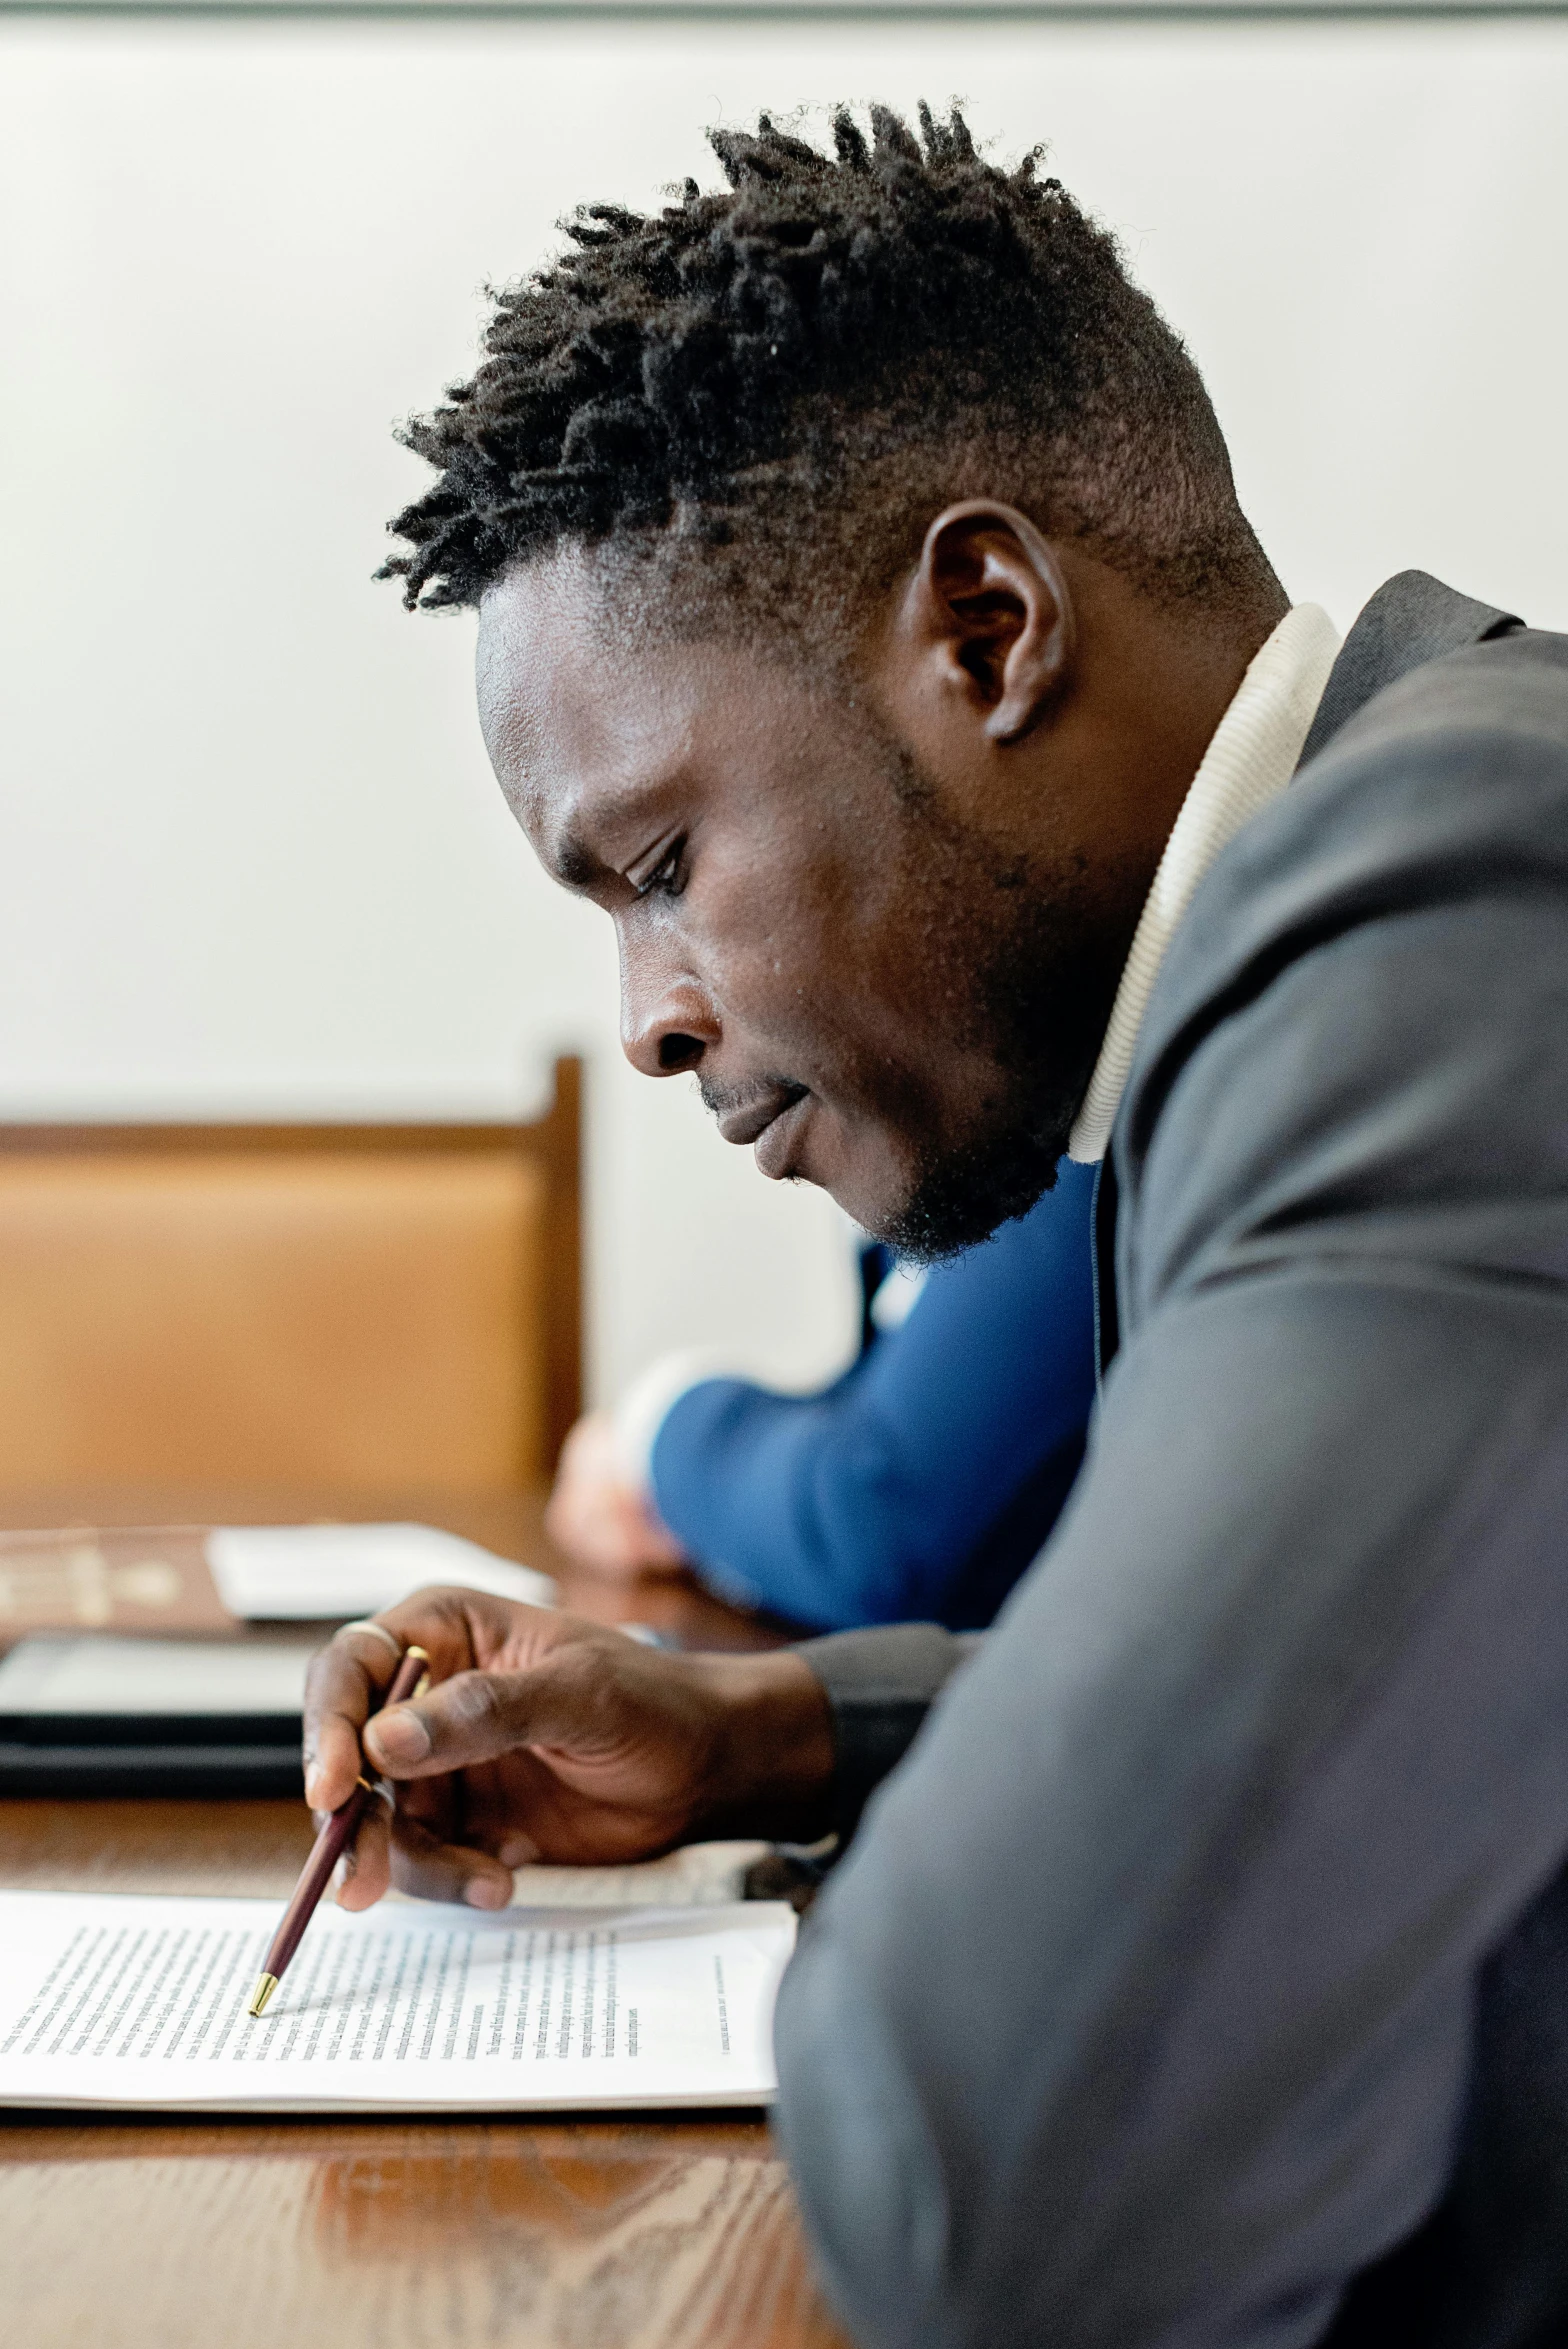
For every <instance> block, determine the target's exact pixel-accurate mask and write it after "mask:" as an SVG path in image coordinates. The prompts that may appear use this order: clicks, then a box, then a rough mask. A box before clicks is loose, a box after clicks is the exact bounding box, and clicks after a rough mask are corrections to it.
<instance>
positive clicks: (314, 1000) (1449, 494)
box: [0, 18, 1568, 1392]
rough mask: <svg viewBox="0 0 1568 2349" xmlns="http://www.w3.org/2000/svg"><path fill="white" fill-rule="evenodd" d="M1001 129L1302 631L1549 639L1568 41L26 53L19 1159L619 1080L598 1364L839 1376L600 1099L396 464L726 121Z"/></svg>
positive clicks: (591, 38) (1, 815) (263, 26)
mask: <svg viewBox="0 0 1568 2349" xmlns="http://www.w3.org/2000/svg"><path fill="white" fill-rule="evenodd" d="M955 91H956V92H959V93H962V94H963V95H964V96H965V97H966V98H967V99H968V101H969V104H970V107H971V114H972V119H973V121H974V123H975V125H976V127H977V128H978V129H980V130H981V131H983V132H984V133H986V134H988V135H990V136H992V137H994V138H995V140H996V141H997V142H998V144H999V145H1000V147H1001V148H1002V149H1004V150H1013V151H1016V150H1017V149H1018V148H1020V147H1022V146H1025V145H1027V144H1030V143H1032V142H1033V141H1034V140H1036V139H1038V138H1041V137H1046V138H1048V139H1049V140H1050V141H1051V142H1052V148H1053V152H1052V159H1051V160H1052V168H1054V169H1056V170H1058V171H1059V172H1060V173H1061V175H1062V177H1063V178H1064V179H1066V181H1067V182H1068V184H1069V186H1071V187H1072V188H1073V189H1074V190H1075V191H1077V192H1078V193H1079V194H1081V195H1082V196H1083V197H1084V198H1085V199H1087V200H1088V201H1089V202H1091V203H1092V204H1093V205H1094V206H1095V207H1097V208H1098V209H1099V210H1100V211H1101V212H1102V213H1103V214H1104V215H1105V216H1107V217H1108V218H1109V219H1110V220H1111V221H1112V222H1113V223H1114V224H1115V225H1116V226H1117V227H1118V228H1119V229H1120V230H1121V232H1122V233H1123V235H1124V236H1125V238H1126V240H1127V242H1128V244H1129V247H1130V249H1131V251H1132V253H1133V255H1134V257H1135V261H1136V266H1137V268H1138V270H1139V272H1140V274H1141V275H1142V277H1143V278H1144V280H1145V282H1146V283H1147V284H1149V285H1150V286H1151V287H1152V288H1153V290H1154V291H1155V292H1156V294H1157V295H1158V296H1159V298H1160V299H1161V300H1162V301H1163V302H1164V303H1165V304H1166V305H1167V307H1168V308H1169V310H1170V311H1171V313H1172V314H1173V315H1174V317H1175V318H1176V320H1177V321H1178V322H1179V323H1180V324H1181V326H1182V327H1183V328H1184V330H1185V331H1186V332H1187V334H1188V336H1189V338H1190V340H1191V342H1192V344H1193V347H1194V349H1195V351H1196V353H1197V355H1198V357H1199V359H1200V362H1201V363H1202V364H1203V365H1204V367H1205V369H1206V371H1207V373H1208V376H1209V379H1210V382H1211V385H1212V387H1213V389H1214V391H1215V394H1216V397H1217V399H1218V403H1219V407H1220V411H1221V415H1222V417H1223V419H1224V421H1225V423H1226V425H1227V427H1228V429H1229V431H1230V433H1231V436H1232V441H1233V446H1234V448H1235V452H1236V457H1237V464H1238V472H1239V476H1240V479H1241V484H1242V488H1243V493H1244V495H1245V497H1246V499H1247V501H1248V503H1249V506H1250V508H1251V511H1252V513H1253V515H1254V518H1255V519H1256V521H1257V523H1258V525H1259V527H1260V529H1261V531H1262V534H1263V536H1264V539H1265V541H1266V542H1267V543H1268V544H1269V546H1270V548H1271V550H1272V551H1273V553H1274V555H1275V557H1276V560H1277V561H1278V563H1279V565H1280V567H1281V569H1282V571H1283V574H1284V576H1285V579H1286V582H1287V584H1288V585H1289V586H1290V588H1291V589H1292V591H1293V592H1295V593H1296V594H1298V595H1303V596H1314V597H1317V598H1318V599H1320V600H1322V601H1325V602H1326V603H1327V604H1328V605H1329V607H1330V608H1331V610H1332V611H1333V612H1334V613H1335V615H1336V617H1337V618H1338V619H1339V620H1340V622H1341V624H1344V623H1346V622H1348V620H1349V619H1350V618H1351V617H1352V615H1353V613H1354V611H1355V609H1356V607H1357V606H1358V604H1359V603H1360V601H1361V600H1362V599H1363V598H1364V597H1365V595H1366V594H1367V593H1368V592H1369V591H1370V590H1371V588H1373V587H1374V586H1375V585H1376V584H1377V582H1378V580H1379V579H1380V578H1381V577H1382V576H1384V575H1385V574H1386V573H1387V572H1389V571H1390V570H1393V569H1396V568H1398V567H1400V566H1402V565H1405V564H1408V563H1419V564H1423V565H1425V566H1427V567H1428V568H1431V569H1433V570H1436V571H1438V572H1439V573H1441V574H1443V575H1445V576H1447V577H1449V578H1451V579H1452V580H1453V581H1454V582H1455V583H1456V584H1458V585H1461V586H1463V587H1465V588H1467V589H1470V590H1471V591H1473V592H1475V593H1478V594H1481V595H1483V596H1487V597H1490V598H1493V599H1496V600H1499V601H1503V602H1506V603H1508V604H1510V605H1512V606H1513V607H1515V608H1518V609H1522V610H1523V611H1524V612H1525V613H1526V614H1527V615H1528V616H1529V617H1531V618H1532V619H1534V620H1537V621H1539V622H1542V623H1544V624H1550V625H1555V626H1558V627H1564V626H1568V561H1565V544H1568V531H1565V524H1568V435H1565V434H1564V431H1563V424H1562V396H1563V384H1564V380H1565V375H1568V366H1565V362H1568V319H1565V305H1564V300H1563V288H1564V286H1565V285H1568V140H1565V139H1564V137H1563V135H1562V124H1563V122H1564V121H1565V119H1568V24H1565V23H1561V22H1534V23H1531V22H1528V21H1525V22H1512V23H1507V22H1505V23H1494V24H1489V25H1477V24H1473V23H1454V24H1432V23H1428V24H1425V25H1421V24H1409V23H1406V24H1393V25H1384V26H1377V25H1375V24H1374V25H1356V24H1347V23H1345V22H1343V21H1341V22H1335V23H1322V24H1311V23H1294V24H1292V23H1278V24H1274V25H1268V24H1253V25H1247V24H1229V25H1218V24H1212V23H1211V24H1197V25H1189V26H1168V27H1161V28H1157V29H1153V28H1150V27H1149V26H1147V25H1126V26H1103V25H1102V26H1091V25H1060V26H1049V25H1039V24H1035V25H1029V24H1018V23H1011V24H1009V23H999V22H994V21H993V22H979V23H977V22H970V23H967V24H961V23H960V24H952V23H949V24H943V23H939V22H929V21H927V22H917V23H910V22H902V23H888V22H882V23H877V22H871V23H867V22H865V21H861V22H859V23H846V24H841V25H833V24H822V23H814V22H796V23H793V24H773V25H769V24H767V23H766V22H761V23H753V24H750V25H747V24H743V23H736V22H734V21H727V22H723V23H700V22H698V23H692V22H689V21H688V22H684V23H681V22H676V23H669V24H664V25H657V24H647V23H642V24H638V23H629V22H626V21H612V22H600V23H597V24H595V23H592V22H588V23H582V24H572V23H569V22H560V21H555V22H550V21H535V22H526V21H523V22H512V23H506V22H491V23H455V24H440V23H434V24H433V23H395V22H381V23H376V22H370V23H352V22H350V23H345V22H342V21H337V22H333V21H327V22H318V23H300V22H229V23H223V22H212V21H206V22H187V23H178V22H169V21H166V20H157V19H153V20H148V21H142V22H129V23H127V22H124V21H121V22H118V23H116V22H113V21H109V20H92V19H57V20H53V21H50V20H46V19H39V18H31V19H28V18H21V19H12V20H10V21H9V22H6V23H4V24H3V25H0V351H3V361H0V364H3V389H0V465H3V479H0V536H3V545H4V558H3V566H0V598H3V604H0V666H3V676H0V689H3V700H0V709H3V716H0V758H3V777H0V827H3V830H0V1114H8V1115H23V1116H31V1115H41V1116H49V1115H89V1116H95V1115H102V1116H116V1115H133V1114H158V1113H162V1112H195V1113H201V1112H209V1111H210V1112H214V1113H225V1112H249V1113H255V1114H268V1113H271V1114H280V1115H287V1114H290V1113H302V1114H329V1113H341V1114H349V1115H352V1114H372V1115H373V1114H405V1115H415V1116H418V1115H442V1114H463V1113H470V1114H490V1113H496V1112H507V1111H511V1110H513V1109H515V1108H517V1107H519V1106H520V1105H522V1104H523V1103H524V1102H526V1101H527V1100H528V1099H529V1098H530V1097H531V1096H532V1094H533V1093H534V1092H535V1091H536V1089H537V1083H538V1073H539V1068H540V1064H541V1056H542V1055H543V1054H544V1053H546V1052H547V1051H548V1050H550V1049H551V1048H552V1047H554V1046H557V1045H560V1044H573V1045H577V1046H580V1047H582V1048H585V1049H586V1050H588V1051H589V1052H590V1053H591V1054H593V1055H594V1058H595V1066H596V1080H595V1089H594V1096H593V1109H594V1126H593V1133H594V1142H593V1188H592V1202H591V1207H592V1217H593V1233H594V1257H593V1269H594V1312H595V1346H594V1366H595V1377H596V1383H597V1385H598V1387H599V1389H600V1391H601V1392H604V1391H608V1390H611V1389H613V1388H614V1387H616V1386H617V1385H618V1384H619V1383H620V1381H621V1380H622V1378H623V1377H624V1376H625V1375H627V1374H628V1373H629V1372H630V1371H631V1370H633V1369H635V1368H636V1367H637V1366H638V1365H639V1364H640V1363H641V1362H642V1361H643V1360H645V1359H646V1358H647V1357H648V1356H649V1355H650V1354H651V1353H653V1352H655V1351H657V1350H658V1349H659V1348H660V1347H661V1346H662V1345H665V1344H668V1343H672V1342H681V1343H689V1342H693V1341H699V1340H705V1339H709V1338H715V1337H718V1338H725V1337H737V1336H738V1337H741V1338H747V1337H749V1338H751V1339H752V1340H753V1341H755V1342H757V1343H758V1344H759V1346H760V1350H761V1355H762V1358H763V1359H764V1360H768V1361H771V1363H772V1364H773V1366H774V1367H776V1368H777V1369H779V1370H780V1371H782V1372H784V1373H786V1374H790V1373H792V1374H796V1375H802V1376H805V1375H810V1374H811V1373H812V1372H813V1371H814V1370H816V1369H817V1368H819V1367H821V1366H823V1365H824V1364H825V1363H826V1362H827V1361H828V1360H829V1359H831V1357H832V1355H833V1354H834V1352H835V1350H836V1349H837V1348H838V1347H840V1346H841V1345H842V1344H844V1343H845V1342H846V1333H847V1326H848V1323H847V1313H848V1293H847V1287H846V1284H845V1281H844V1278H843V1267H842V1259H841V1243H840V1241H839V1238H838V1235H837V1230H836V1227H835V1224H834V1220H833V1217H832V1215H831V1213H830V1211H828V1210H827V1208H826V1206H825V1203H824V1202H822V1201H821V1200H820V1199H817V1198H816V1197H814V1196H812V1195H810V1194H796V1193H791V1192H781V1191H779V1190H775V1189H772V1188H770V1187H769V1186H767V1185H765V1184H764V1183H762V1182H761V1180H760V1178H758V1177H757V1176H756V1175H755V1173H754V1172H753V1170H752V1168H751V1165H750V1161H749V1156H747V1155H745V1154H741V1153H736V1152H732V1151H726V1150H725V1148H724V1147H723V1145H722V1144H720V1143H719V1142H718V1141H717V1140H716V1139H715V1138H714V1137H713V1135H712V1134H711V1133H710V1132H708V1131H707V1130H706V1123H705V1120H704V1119H703V1117H702V1114H701V1111H700V1109H699V1108H698V1106H697V1104H696V1102H695V1100H694V1099H693V1098H692V1096H691V1095H690V1093H689V1092H688V1090H687V1088H686V1087H685V1086H684V1085H680V1086H672V1085H666V1086H652V1085H647V1084H644V1083H642V1082H641V1081H640V1080H636V1079H634V1078H632V1077H631V1076H630V1074H629V1072H627V1071H625V1070H624V1069H623V1068H621V1067H620V1066H619V1064H618V1061H617V1056H616V1051H615V1043H614V1015H615V988H614V970H613V958H612V952H611V942H610V937H609V933H608V926H607V925H606V924H605V923H603V921H602V919H601V918H600V917H598V916H597V915H595V914H593V913H592V912H590V911H588V910H587V909H584V908H580V907H577V906H575V905H573V904H571V903H569V902H568V901H566V900H565V899H563V898H561V897H559V896H557V895H556V894H555V893H554V892H552V891H551V890H550V889H549V888H548V887H547V886H546V885H545V884H544V883H543V882H542V881H541V879H540V878H539V877H538V875H537V874H536V873H535V872H534V871H533V869H532V868H531V865H530V862H529V859H528V857H527V854H526V851H525V850H524V848H523V846H522V844H521V842H520V840H519V839H518V837H517V836H516V835H515V833H514V832H513V830H512V828H511V825H510V823H509V820H508V818H507V817H506V815H505V812H504V810H503V809H502V807H501V804H500V801H499V798H498V796H497V794H496V793H495V791H494V788H493V786H492V784H491V782H490V779H489V776H488V772H487V769H486V766H485V761H484V757H483V752H482V750H481V747H480V744H479V739H478V734H477V730H476V727H475V724H474V719H473V715H472V709H471V691H470V682H469V663H470V657H471V639H472V624H471V622H470V621H469V620H468V619H466V618H456V619H445V620H433V619H420V620H417V621H416V620H409V619H406V618H405V617H404V616H403V614H402V612H401V610H400V608H399V606H398V604H397V600H396V597H395V594H394V593H393V591H391V590H389V589H387V588H385V587H372V586H371V585H369V584H368V576H367V575H368V573H369V572H370V570H371V569H372V567H373V566H374V564H375V562H376V561H377V560H378V559H379V554H380V548H381V538H380V531H381V525H382V522H383V520H384V518H385V516H386V515H387V514H388V513H390V512H391V511H392V509H393V508H394V506H396V505H397V504H399V503H400V502H401V501H402V500H403V498H404V497H405V496H406V495H407V494H409V493H410V491H411V489H412V488H413V486H414V484H415V483H416V481H417V480H418V478H419V471H418V469H417V468H416V467H415V466H414V463H413V461H412V460H411V459H409V458H408V457H406V456H405V455H403V454H402V453H401V452H399V451H398V450H397V449H395V448H394V447H393V445H392V443H391V441H390V439H389V437H388V427H389V425H390V423H391V421H392V420H393V419H394V418H395V417H396V416H398V415H399V414H400V413H402V412H403V411H405V410H407V409H408V408H409V407H411V406H414V405H418V404H423V403H426V402H428V401H429V400H430V398H431V397H432V395H433V394H434V393H436V392H437V391H438V389H439V388H440V387H441V385H442V384H444V383H445V382H446V381H448V380H450V379H451V378H452V377H453V376H455V375H456V374H458V373H460V372H462V371H464V370H465V369H466V368H467V367H468V365H469V364H470V362H471V359H472V356H473V352H474V347H475V330H476V322H477V319H478V316H479V310H480V296H479V288H480V287H481V285H482V283H483V282H484V281H485V280H486V279H487V278H504V277H508V276H512V275H516V274H517V273H518V272H519V271H521V270H522V269H524V268H526V267H527V266H529V265H530V264H531V263H532V262H533V261H534V260H535V259H536V258H537V257H538V256H539V255H540V254H541V253H542V252H543V251H544V250H546V249H547V247H548V246H549V244H550V242H551V233H552V232H551V224H552V221H553V220H554V219H555V218H556V216H557V215H559V214H560V213H561V212H563V211H564V210H565V209H566V208H567V207H568V206H569V205H571V204H572V203H574V202H575V201H577V200H579V199H582V198H599V197H614V198H618V199H621V200H624V201H627V202H631V203H638V204H643V203H646V202H648V201H649V200H650V199H652V198H653V197H654V196H655V194H656V191H657V189H658V187H659V186H660V185H661V184H662V183H665V182H668V181H670V180H673V179H675V178H677V177H678V176H679V175H681V174H683V173H685V172H687V171H695V172H697V173H699V174H703V173H706V172H708V171H709V170H710V169H711V166H710V165H709V163H708V162H707V161H706V160H705V150H704V147H703V143H702V138H701V126H702V125H703V124H704V123H705V122H710V121H714V120H718V119H725V120H730V121H734V120H737V119H743V118H745V117H746V116H747V115H748V114H750V113H751V112H752V111H753V110H754V109H755V108H756V107H758V106H759V105H769V106H772V107H773V108H775V109H780V110H784V109H788V108H791V107H793V106H795V105H797V104H800V103H802V102H807V101H812V102H818V101H830V100H832V99H834V98H836V97H838V96H841V95H868V94H877V95H881V96H886V97H889V98H891V99H893V100H895V101H898V102H901V103H905V104H908V103H910V102H911V101H912V100H913V99H914V98H915V97H916V96H918V95H919V94H921V93H927V94H929V95H930V96H931V97H932V98H933V99H934V100H944V99H946V98H947V97H948V95H949V94H950V93H952V92H955Z"/></svg>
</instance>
